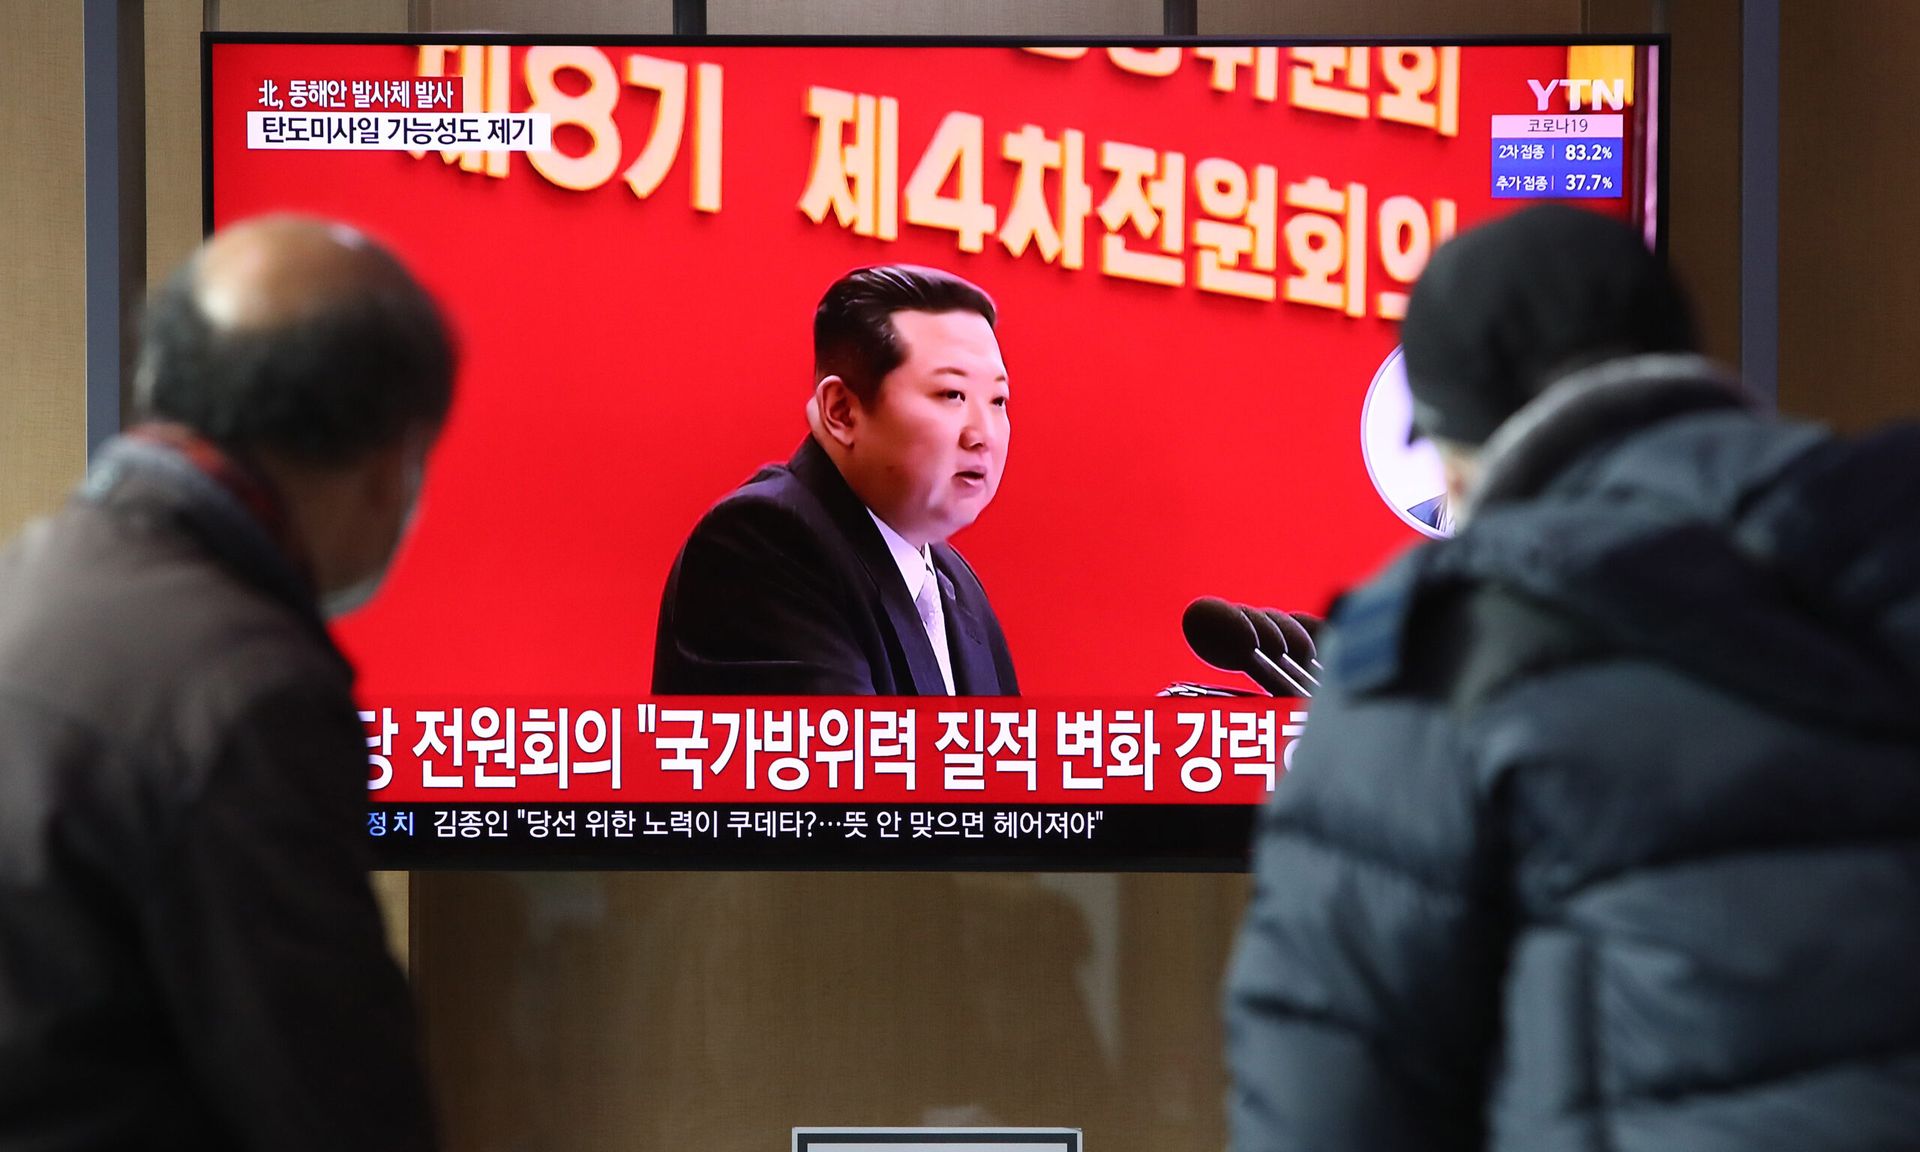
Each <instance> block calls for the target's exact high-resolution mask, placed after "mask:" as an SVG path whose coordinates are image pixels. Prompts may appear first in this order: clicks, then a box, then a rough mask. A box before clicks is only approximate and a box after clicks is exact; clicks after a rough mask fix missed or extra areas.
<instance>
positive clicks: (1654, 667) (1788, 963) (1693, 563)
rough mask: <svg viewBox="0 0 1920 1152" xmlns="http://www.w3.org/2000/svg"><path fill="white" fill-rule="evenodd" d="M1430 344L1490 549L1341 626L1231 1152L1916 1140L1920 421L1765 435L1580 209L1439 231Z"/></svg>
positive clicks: (1399, 569) (1285, 840)
mask: <svg viewBox="0 0 1920 1152" xmlns="http://www.w3.org/2000/svg"><path fill="white" fill-rule="evenodd" d="M1402 337H1403V344H1404V346H1405V349H1406V357H1407V372H1408V379H1409V383H1410V385H1411V387H1412V390H1413V395H1414V399H1415V412H1416V420H1417V422H1418V424H1419V426H1420V428H1421V430H1422V431H1423V432H1425V433H1426V434H1427V435H1429V436H1431V437H1433V438H1434V439H1435V440H1436V441H1437V442H1438V443H1439V446H1440V448H1441V455H1442V459H1443V460H1444V461H1445V464H1446V472H1447V480H1448V491H1449V499H1450V501H1451V504H1452V507H1453V510H1454V514H1455V518H1456V522H1457V529H1458V530H1457V532H1456V534H1455V535H1454V537H1453V538H1452V539H1450V540H1444V541H1433V542H1429V543H1426V544H1423V545H1421V546H1420V547H1418V548H1415V549H1414V550H1412V551H1411V552H1410V553H1408V554H1407V555H1405V556H1403V557H1402V558H1401V559H1400V560H1399V561H1398V562H1396V563H1394V564H1393V565H1392V566H1391V567H1389V568H1388V569H1387V570H1386V572H1385V573H1384V574H1382V575H1381V576H1380V577H1378V578H1377V579H1376V580H1374V581H1373V582H1372V583H1370V584H1369V585H1367V586H1366V587H1365V588H1364V589H1362V590H1361V591H1359V592H1356V593H1354V594H1352V595H1350V596H1348V597H1346V598H1345V599H1344V600H1343V601H1342V602H1341V604H1340V605H1339V607H1338V608H1337V610H1336V612H1335V614H1334V617H1333V619H1332V620H1331V621H1330V628H1329V640H1328V643H1327V645H1326V646H1324V647H1323V648H1322V649H1321V654H1322V659H1323V661H1324V663H1325V665H1326V676H1325V678H1324V679H1323V681H1322V684H1321V690H1320V692H1319V693H1318V694H1316V695H1315V697H1314V700H1313V715H1312V718H1311V719H1310V720H1309V721H1308V724H1307V732H1306V735H1305V736H1303V737H1302V738H1301V742H1300V744H1299V746H1298V748H1297V749H1296V753H1295V756H1294V759H1293V765H1292V771H1291V772H1290V773H1289V774H1288V775H1287V777H1286V778H1285V779H1284V780H1283V781H1282V782H1281V783H1280V786H1279V787H1278V788H1277V789H1276V790H1275V795H1274V797H1273V801H1272V803H1271V804H1270V806H1269V807H1268V808H1267V810H1266V811H1265V813H1264V814H1263V816H1262V819H1261V821H1260V824H1259V831H1258V842H1257V847H1256V891H1255V896H1254V899H1253V903H1252V906H1251V908H1250V909H1249V912H1248V915H1247V920H1246V923H1245V925H1244V928H1243V931H1242V937H1241V942H1240V946H1239V950H1238V953H1237V955H1236V958H1235V961H1234V966H1233V971H1232V975H1231V980H1230V993H1229V1001H1228V1030H1229V1063H1230V1065H1231V1071H1232V1078H1233V1094H1232V1131H1233V1141H1232V1143H1233V1147H1234V1148H1235V1149H1236V1150H1237V1152H1279V1150H1283V1149H1300V1150H1307V1149H1312V1150H1314V1152H1329V1150H1333V1149H1356V1150H1357V1149H1365V1150H1366V1152H1396V1150H1399V1149H1421V1150H1422V1152H1450V1150H1464V1149H1483V1148H1492V1149H1515V1150H1520V1149H1526V1150H1529V1152H1534V1150H1542V1149H1603V1148H1604V1149H1609V1150H1612V1152H1655V1150H1659V1152H1669V1150H1673V1149H1686V1150H1687V1152H1735V1150H1738V1152H1763V1150H1770V1149H1780V1150H1792V1152H1835V1150H1840V1149H1896V1148H1911V1147H1913V1146H1914V1143H1915V1133H1916V1132H1920V965H1916V964H1915V957H1916V956H1920V916H1916V915H1914V912H1915V910H1916V909H1920V756H1917V755H1916V752H1920V708H1916V707H1915V701H1916V700H1920V545H1917V544H1916V541H1920V468H1917V467H1916V465H1915V462H1916V460H1920V430H1916V429H1913V428H1906V429H1901V430H1898V431H1894V432H1890V433H1886V434H1883V435H1881V436H1878V437H1875V438H1872V439H1867V440H1863V441H1857V442H1845V441H1840V440H1835V439H1833V438H1830V437H1829V436H1828V435H1826V434H1825V433H1824V432H1822V431H1821V430H1819V429H1816V428H1812V427H1808V426H1805V425H1801V424H1796V423H1792V422H1788V421H1777V420H1773V419H1769V418H1768V417H1766V416H1765V415H1764V414H1762V413H1759V412H1756V411H1754V410H1753V409H1752V408H1751V407H1750V406H1749V404H1748V402H1747V401H1746V399H1745V398H1744V397H1743V396H1742V394H1741V392H1740V390H1739V388H1738V387H1737V386H1736V385H1735V384H1734V383H1733V382H1732V381H1731V380H1730V379H1729V378H1728V377H1727V376H1726V375H1725V374H1724V373H1723V372H1721V371H1720V370H1718V369H1716V368H1715V367H1714V366H1713V365H1711V364H1710V363H1708V362H1707V361H1705V360H1703V359H1702V358H1700V357H1699V356H1697V355H1694V354H1693V348H1694V339H1693V331H1692V327H1691V324H1690V322H1689V320H1688V309H1687V307H1686V304H1685V301H1684V299H1683V298H1682V295H1681V292H1680V290H1679V289H1678V288H1677V287H1676V285H1675V284H1674V283H1673V281H1672V280H1671V279H1670V278H1669V276H1668V274H1667V272H1666V269H1665V268H1664V267H1663V266H1662V265H1661V263H1660V262H1659V261H1658V260H1657V259H1656V258H1655V257H1654V256H1653V255H1652V254H1651V253H1649V252H1648V251H1647V249H1646V247H1645V244H1644V242H1643V241H1642V239H1641V237H1640V236H1639V235H1638V234H1637V233H1636V232H1635V231H1634V230H1633V229H1632V228H1629V227H1627V226H1626V225H1624V224H1621V223H1619V222H1615V221H1611V220H1608V219H1605V218H1603V217H1600V216H1597V215H1593V214H1589V213H1585V212H1582V211H1579V210H1576V209H1573V208H1570V207H1564V206H1553V207H1541V208H1534V209H1529V210H1527V211H1524V212H1521V213H1519V214H1517V215H1514V216H1511V217H1507V218H1504V219H1502V220H1500V221H1497V222H1495V223H1492V224H1488V225H1486V226H1484V227H1481V228H1478V229H1475V230H1472V231H1469V232H1467V233H1464V234H1463V235H1461V236H1460V237H1458V238H1457V239H1455V240H1453V241H1451V242H1449V243H1448V244H1446V245H1444V246H1442V247H1441V248H1440V249H1439V250H1438V251H1437V252H1436V253H1435V254H1434V257H1433V259H1432V262H1431V263H1430V265H1429V266H1428V267H1427V269H1426V271H1425V273H1424V274H1423V275H1422V276H1421V278H1420V281H1419V283H1418V284H1417V285H1416V287H1415V289H1414V292H1413V297H1412V300H1411V301H1410V303H1409V306H1408V310H1407V316H1406V321H1405V324H1404V325H1403V329H1402Z"/></svg>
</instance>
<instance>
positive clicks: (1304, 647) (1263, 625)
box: [1240, 604, 1320, 688]
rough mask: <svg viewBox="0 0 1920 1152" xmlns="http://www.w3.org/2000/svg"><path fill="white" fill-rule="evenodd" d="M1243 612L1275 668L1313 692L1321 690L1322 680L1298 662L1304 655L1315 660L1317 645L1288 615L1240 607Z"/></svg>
mask: <svg viewBox="0 0 1920 1152" xmlns="http://www.w3.org/2000/svg"><path fill="white" fill-rule="evenodd" d="M1240 611H1242V612H1244V613H1246V615H1247V619H1248V620H1250V621H1252V623H1253V632H1254V635H1256V636H1258V637H1259V638H1260V651H1262V652H1265V653H1266V654H1267V655H1268V656H1269V657H1271V658H1272V660H1273V662H1274V663H1275V664H1278V665H1280V667H1282V668H1284V669H1286V671H1287V673H1288V674H1289V675H1290V676H1291V677H1292V679H1294V680H1295V681H1297V682H1299V683H1301V684H1304V685H1306V686H1307V687H1309V688H1318V687H1320V681H1319V679H1318V678H1317V677H1315V676H1314V675H1313V673H1311V672H1309V671H1307V670H1306V668H1305V667H1304V666H1303V665H1302V664H1301V663H1300V661H1299V660H1296V659H1295V658H1294V654H1295V653H1299V654H1301V655H1304V656H1306V657H1307V658H1308V659H1312V658H1313V641H1311V640H1309V639H1307V634H1306V631H1305V630H1304V629H1301V628H1300V626H1299V625H1297V624H1293V621H1292V620H1291V619H1289V618H1288V616H1287V614H1286V613H1284V612H1275V611H1274V610H1272V609H1269V608H1249V607H1247V606H1246V605H1244V604H1242V605H1240ZM1283 621H1284V623H1282V622H1283ZM1288 624H1293V628H1292V629H1291V630H1289V629H1288V628H1287V627H1286V625H1288ZM1296 633H1297V634H1296Z"/></svg>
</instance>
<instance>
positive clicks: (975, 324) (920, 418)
mask: <svg viewBox="0 0 1920 1152" xmlns="http://www.w3.org/2000/svg"><path fill="white" fill-rule="evenodd" d="M893 326H894V330H895V331H896V332H897V333H899V336H900V340H901V343H902V344H903V345H904V346H905V349H906V359H904V360H903V361H901V363H900V366H899V367H898V368H895V369H894V370H893V371H892V372H889V373H887V376H886V378H885V379H884V380H882V381H881V382H880V388H879V391H878V393H877V394H876V395H875V397H874V402H873V404H872V406H871V407H868V408H865V409H863V410H861V411H860V412H859V414H858V416H857V418H856V425H855V429H856V430H855V439H854V442H853V444H852V446H851V451H850V453H849V462H850V463H851V465H852V472H853V475H852V476H850V477H849V480H850V481H851V482H852V483H853V485H854V487H855V490H856V491H857V492H858V493H859V495H860V497H861V499H862V500H864V501H866V504H867V506H868V507H869V508H872V509H873V511H874V512H875V513H876V514H877V515H879V517H880V518H881V519H882V520H885V521H886V522H887V523H888V525H890V526H891V527H892V528H893V530H894V531H896V532H898V533H900V535H901V536H903V537H905V538H906V539H907V541H908V542H909V543H911V544H914V545H916V546H918V545H921V544H926V543H928V542H931V541H935V540H944V539H946V538H947V537H948V536H951V535H952V534H953V533H955V532H958V531H959V530H960V529H962V528H965V527H966V526H967V525H969V524H971V523H973V521H974V518H975V517H977V516H979V515H980V513H981V512H982V511H983V510H984V509H985V508H986V506H987V505H988V504H990V503H992V501H993V496H994V493H995V492H997V491H998V490H999V488H1000V470H1001V469H1002V468H1003V467H1005V466H1006V462H1007V439H1008V435H1009V427H1008V421H1007V366H1006V364H1005V363H1004V362H1003V361H1002V360H1001V359H1000V342H999V341H998V340H997V339H995V338H994V334H993V326H992V325H991V324H989V323H987V320H986V317H984V316H981V315H979V314H978V313H975V312H895V313H894V314H893ZM856 404H857V402H856Z"/></svg>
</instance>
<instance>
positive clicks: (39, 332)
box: [0, 0, 87, 536]
mask: <svg viewBox="0 0 1920 1152" xmlns="http://www.w3.org/2000/svg"><path fill="white" fill-rule="evenodd" d="M80 13H81V9H80V5H78V4H48V3H44V2H42V0H0V28H3V29H5V31H4V32H0V156H4V157H6V162H5V164H4V165H3V166H0V204H4V205H5V206H6V208H5V211H4V212H0V267H4V268H5V269H6V274H5V275H4V276H0V373H3V375H0V535H7V536H11V535H12V534H13V532H14V530H15V529H16V528H18V527H19V526H20V525H21V523H23V522H24V521H25V520H26V519H27V518H28V517H29V516H32V515H34V514H35V513H38V512H42V511H45V510H47V509H49V508H51V507H53V506H54V505H55V504H56V503H57V502H58V501H59V499H60V497H61V496H62V495H63V494H64V493H65V492H66V490H67V489H68V488H70V487H72V486H73V484H74V482H75V481H77V480H78V479H79V478H80V473H81V471H82V470H83V469H84V468H85V467H86V454H87V394H86V363H87V357H86V341H87V331H86V257H87V250H86V236H85V232H84V217H83V216H82V211H83V208H84V200H85V179H86V157H85V153H84V151H83V149H82V145H81V132H82V130H83V127H84V124H85V117H84V114H83V106H82V88H81V71H80V60H81V38H80V35H81V25H80Z"/></svg>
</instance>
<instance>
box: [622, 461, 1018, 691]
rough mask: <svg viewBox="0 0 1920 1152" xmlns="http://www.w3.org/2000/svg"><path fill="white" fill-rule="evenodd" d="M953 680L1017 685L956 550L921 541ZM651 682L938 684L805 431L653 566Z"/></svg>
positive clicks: (898, 586) (892, 581)
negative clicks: (929, 557)
mask: <svg viewBox="0 0 1920 1152" xmlns="http://www.w3.org/2000/svg"><path fill="white" fill-rule="evenodd" d="M933 564H934V570H935V572H936V573H937V574H938V576H939V578H940V592H941V599H942V606H943V608H944V610H945V613H946V622H947V643H948V647H949V649H950V655H951V657H952V663H953V679H954V689H955V691H957V692H958V693H959V694H960V695H962V696H1012V695H1017V694H1018V693H1019V691H1020V687H1019V684H1018V682H1017V681H1016V680H1015V679H1014V674H1013V657H1012V656H1011V655H1010V654H1009V653H1008V651H1007V639H1006V636H1005V635H1003V634H1002V633H1001V631H1000V622H999V621H998V620H996V619H995V618H994V615H993V608H992V606H991V605H989V604H988V603H987V594H986V592H985V591H984V590H983V589H982V588H981V587H980V581H979V579H978V578H977V577H975V576H974V574H973V569H972V568H969V567H968V566H967V562H966V561H965V560H963V559H961V557H960V553H958V552H956V551H954V550H953V548H951V547H949V546H948V545H946V544H935V545H934V546H933ZM653 690H654V692H656V693H659V694H662V695H728V694H735V693H753V694H765V695H844V696H864V695H878V696H932V695H939V694H942V693H944V692H945V691H946V685H945V683H944V682H943V681H942V680H941V678H940V665H939V663H938V662H937V661H936V660H935V658H934V654H933V645H932V644H931V643H930V642H929V641H928V640H927V633H926V629H925V628H923V627H922V626H921V624H920V614H919V612H918V611H917V610H916V609H915V608H914V604H913V601H912V599H911V598H909V597H908V595H907V588H906V583H905V581H903V580H902V579H901V578H900V568H899V565H897V564H896V563H894V559H893V554H892V553H891V552H889V551H888V550H887V543H886V540H885V539H884V538H883V537H882V536H881V535H880V529H879V528H878V527H876V526H875V525H874V522H873V518H872V517H871V516H870V515H869V514H868V513H867V509H866V506H865V505H864V504H862V503H861V502H860V498H859V497H858V496H855V495H854V493H853V490H852V489H851V488H849V487H847V482H846V481H845V480H844V479H842V478H841V476H840V470H839V469H838V468H836V467H835V466H834V464H833V461H832V459H831V458H829V457H828V456H827V454H826V451H825V450H824V449H822V448H821V447H820V445H819V444H818V443H816V442H815V441H814V440H813V439H812V438H811V437H809V438H808V439H807V440H806V441H805V442H804V443H803V444H801V445H800V449H799V451H797V452H795V453H794V454H793V459H791V460H789V461H788V462H787V463H786V464H785V465H777V464H776V465H769V466H767V467H766V468H763V469H761V470H760V472H759V473H758V474H757V475H755V476H754V477H753V479H751V480H749V481H747V483H745V484H744V485H742V486H741V487H739V488H737V489H735V490H734V491H733V492H731V493H730V494H728V495H727V497H726V498H725V499H723V500H721V501H720V503H718V504H716V505H714V507H713V508H712V509H711V510H710V511H708V513H707V514H706V515H705V516H703V517H701V519H700V523H699V524H697V525H695V527H694V529H693V533H692V535H690V536H689V537H687V542H686V544H685V546H683V547H682V548H681V549H680V555H679V556H678V557H677V558H676V559H675V560H674V562H673V571H672V573H671V574H670V575H669V576H668V577H667V590H666V594H665V596H664V597H663V598H662V600H661V604H660V626H659V635H658V637H657V640H656V642H655V645H654V655H653Z"/></svg>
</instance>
